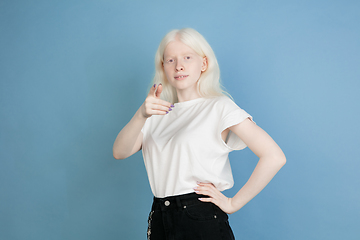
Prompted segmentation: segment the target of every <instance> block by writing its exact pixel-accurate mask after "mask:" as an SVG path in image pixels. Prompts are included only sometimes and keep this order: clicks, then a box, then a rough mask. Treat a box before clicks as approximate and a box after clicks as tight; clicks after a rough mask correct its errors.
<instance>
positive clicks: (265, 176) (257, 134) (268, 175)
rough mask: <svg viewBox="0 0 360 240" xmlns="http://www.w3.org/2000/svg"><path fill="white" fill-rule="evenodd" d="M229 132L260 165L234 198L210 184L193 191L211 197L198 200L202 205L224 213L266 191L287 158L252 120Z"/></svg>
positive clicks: (232, 210)
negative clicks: (251, 152)
mask: <svg viewBox="0 0 360 240" xmlns="http://www.w3.org/2000/svg"><path fill="white" fill-rule="evenodd" d="M229 129H230V130H231V131H232V132H234V133H235V134H236V135H237V136H239V137H240V138H241V139H242V140H243V141H244V142H245V144H246V145H247V146H248V147H249V148H250V150H251V151H253V152H254V153H255V155H257V156H258V157H259V162H258V164H257V165H256V167H255V169H254V171H253V173H252V174H251V176H250V178H249V180H248V181H247V182H246V184H245V185H244V186H243V187H242V188H241V189H240V190H239V192H238V193H237V194H236V195H235V196H234V197H233V198H227V197H225V196H224V195H223V194H222V193H221V192H220V191H219V190H217V189H216V188H215V187H214V186H213V185H212V184H205V183H199V186H198V187H197V188H196V189H195V190H196V191H197V193H199V194H204V195H208V196H210V198H203V199H201V200H202V201H204V202H213V203H214V204H215V205H217V206H218V207H220V208H221V209H222V210H223V211H224V212H226V213H234V212H236V211H238V210H239V209H241V208H242V207H243V206H244V205H245V204H246V203H248V202H249V201H250V200H251V199H253V198H254V197H255V196H256V195H257V194H258V193H259V192H260V191H261V190H263V189H264V188H265V186H266V185H267V184H268V183H269V182H270V181H271V179H272V178H273V177H274V176H275V174H276V173H277V172H278V171H279V170H280V169H281V168H282V166H284V164H285V163H286V158H285V155H284V153H283V152H282V150H281V149H280V147H279V146H278V145H277V144H276V142H275V141H274V140H273V139H272V138H271V137H270V136H269V135H268V134H267V133H266V132H265V131H264V130H263V129H261V128H260V127H259V126H257V125H256V124H255V123H253V122H252V121H251V120H249V119H246V120H244V121H243V122H241V123H239V124H237V125H234V126H232V127H230V128H229Z"/></svg>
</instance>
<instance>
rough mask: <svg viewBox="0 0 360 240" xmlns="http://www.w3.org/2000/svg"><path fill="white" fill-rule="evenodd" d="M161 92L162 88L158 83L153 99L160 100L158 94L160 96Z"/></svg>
mask: <svg viewBox="0 0 360 240" xmlns="http://www.w3.org/2000/svg"><path fill="white" fill-rule="evenodd" d="M162 90H163V86H162V84H161V83H160V84H159V86H158V88H157V90H156V93H155V97H157V98H160V94H161V92H162Z"/></svg>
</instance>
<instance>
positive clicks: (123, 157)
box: [113, 151, 127, 160]
mask: <svg viewBox="0 0 360 240" xmlns="http://www.w3.org/2000/svg"><path fill="white" fill-rule="evenodd" d="M113 157H114V158H115V159H116V160H122V159H125V158H127V157H126V156H123V155H122V154H120V153H117V152H115V151H113Z"/></svg>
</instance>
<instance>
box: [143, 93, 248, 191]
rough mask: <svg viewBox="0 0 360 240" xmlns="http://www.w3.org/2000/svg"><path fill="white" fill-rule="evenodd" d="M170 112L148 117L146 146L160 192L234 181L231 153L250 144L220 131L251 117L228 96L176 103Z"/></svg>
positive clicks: (153, 183) (226, 186) (148, 165)
mask: <svg viewBox="0 0 360 240" xmlns="http://www.w3.org/2000/svg"><path fill="white" fill-rule="evenodd" d="M174 105H175V107H174V108H173V110H172V111H170V112H169V114H167V115H162V116H160V115H154V116H152V117H150V118H148V119H147V120H146V122H145V125H144V127H143V129H142V132H143V142H142V152H143V157H144V162H145V166H146V171H147V173H148V177H149V181H150V186H151V190H152V192H153V194H154V196H155V197H167V196H174V195H180V194H186V193H191V192H194V189H193V188H194V187H196V186H197V183H196V182H197V181H198V182H204V183H213V184H214V185H215V187H216V188H217V189H218V190H220V191H223V190H226V189H229V188H231V187H232V186H233V185H234V180H233V176H232V172H231V167H230V163H229V158H228V154H229V152H231V151H232V150H240V149H243V148H245V147H246V145H245V143H244V142H243V141H242V140H241V139H240V138H239V137H238V136H237V135H236V134H234V133H232V132H231V131H230V132H229V136H228V139H227V142H226V143H225V142H224V141H223V140H222V138H221V132H222V131H223V130H225V129H227V128H229V127H231V126H233V125H236V124H238V123H240V122H242V121H243V120H245V119H246V118H250V119H252V117H251V116H250V115H249V114H248V113H247V112H245V111H244V110H242V109H241V108H239V107H238V106H237V105H236V104H235V103H234V102H233V101H232V100H231V99H230V98H228V97H226V96H222V97H215V98H197V99H194V100H190V101H186V102H181V103H175V104H174Z"/></svg>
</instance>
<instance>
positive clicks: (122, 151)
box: [113, 108, 146, 159]
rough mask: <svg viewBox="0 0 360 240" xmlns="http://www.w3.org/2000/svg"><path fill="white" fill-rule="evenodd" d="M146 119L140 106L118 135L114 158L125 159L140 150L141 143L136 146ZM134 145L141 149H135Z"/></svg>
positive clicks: (114, 147)
mask: <svg viewBox="0 0 360 240" xmlns="http://www.w3.org/2000/svg"><path fill="white" fill-rule="evenodd" d="M145 121H146V118H145V117H144V116H143V115H142V113H141V110H140V108H139V109H138V110H137V111H136V113H135V114H134V116H133V117H132V119H131V120H130V121H129V122H128V124H126V126H125V127H124V128H123V129H122V130H121V131H120V132H119V134H118V135H117V137H116V139H115V142H114V146H113V155H114V158H116V159H124V158H127V157H129V156H131V155H132V154H133V153H134V152H135V151H138V150H140V147H141V144H138V145H139V146H136V143H137V139H138V137H139V134H140V133H141V129H142V127H143V126H144V124H145ZM134 147H135V148H136V147H138V148H139V149H136V150H134Z"/></svg>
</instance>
